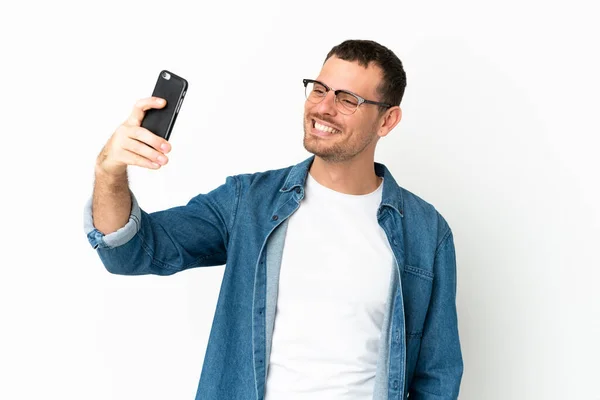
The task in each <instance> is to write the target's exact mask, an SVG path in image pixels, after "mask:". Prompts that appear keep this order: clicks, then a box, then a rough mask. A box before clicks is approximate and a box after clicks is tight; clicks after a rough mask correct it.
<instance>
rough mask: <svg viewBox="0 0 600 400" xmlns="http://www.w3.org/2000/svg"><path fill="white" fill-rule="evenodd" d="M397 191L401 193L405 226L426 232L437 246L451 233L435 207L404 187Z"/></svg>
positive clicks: (444, 219) (446, 222)
mask: <svg viewBox="0 0 600 400" xmlns="http://www.w3.org/2000/svg"><path fill="white" fill-rule="evenodd" d="M399 189H400V191H401V192H402V198H403V203H404V210H403V211H404V222H405V224H406V225H407V226H409V227H411V228H412V230H414V231H417V232H421V233H423V232H428V233H429V234H431V235H433V236H435V237H436V238H437V244H440V243H441V242H442V241H443V240H444V239H445V238H446V237H447V236H448V235H450V234H451V233H452V232H451V229H450V225H449V224H448V221H447V220H446V218H445V217H444V216H443V215H442V214H441V213H440V211H439V210H438V209H437V208H436V206H434V205H433V204H432V203H430V202H429V201H427V200H425V199H423V198H422V197H420V196H419V195H417V194H415V193H413V192H411V191H410V190H408V189H406V188H404V187H401V186H399Z"/></svg>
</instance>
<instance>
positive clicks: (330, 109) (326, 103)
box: [317, 90, 337, 115]
mask: <svg viewBox="0 0 600 400" xmlns="http://www.w3.org/2000/svg"><path fill="white" fill-rule="evenodd" d="M317 112H319V113H320V114H327V115H336V114H337V109H336V105H335V93H334V92H333V90H330V91H328V92H327V94H326V95H325V98H324V99H323V100H322V101H321V102H320V103H319V104H317Z"/></svg>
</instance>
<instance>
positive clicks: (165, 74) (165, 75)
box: [162, 71, 171, 80]
mask: <svg viewBox="0 0 600 400" xmlns="http://www.w3.org/2000/svg"><path fill="white" fill-rule="evenodd" d="M162 77H163V78H165V79H166V80H169V79H171V74H169V73H168V72H166V71H163V73H162Z"/></svg>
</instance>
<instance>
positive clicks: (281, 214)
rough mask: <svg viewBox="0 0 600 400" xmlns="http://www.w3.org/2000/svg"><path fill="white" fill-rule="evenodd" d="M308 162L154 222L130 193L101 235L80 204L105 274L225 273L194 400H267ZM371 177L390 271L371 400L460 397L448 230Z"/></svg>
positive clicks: (231, 187) (414, 201)
mask: <svg viewBox="0 0 600 400" xmlns="http://www.w3.org/2000/svg"><path fill="white" fill-rule="evenodd" d="M313 159H314V156H311V157H310V158H308V159H306V160H305V161H303V162H301V163H300V164H298V165H295V166H291V167H288V168H284V169H279V170H271V171H266V172H261V173H255V174H240V175H235V176H229V177H227V179H226V181H225V183H224V184H223V185H221V186H219V187H217V188H216V189H214V190H212V191H211V192H209V193H207V194H200V195H198V196H196V197H194V198H192V199H191V200H190V201H189V202H188V204H187V205H185V206H178V207H174V208H171V209H168V210H164V211H158V212H154V213H150V214H149V213H146V212H144V211H143V210H142V209H141V208H140V207H139V205H138V203H137V200H136V199H135V196H133V193H132V203H133V204H132V211H131V216H130V219H129V222H128V223H127V224H126V225H125V226H124V227H123V228H121V229H120V230H118V231H117V232H114V233H111V234H108V235H103V234H102V233H101V232H100V231H98V230H97V229H95V228H94V226H93V222H92V214H91V199H90V201H89V202H88V204H87V205H86V209H85V216H84V223H85V231H86V234H87V237H88V240H89V242H90V243H91V245H92V246H93V247H94V248H95V249H96V250H97V252H98V255H99V256H100V259H101V260H102V263H103V264H104V266H105V267H106V269H107V270H108V271H109V272H111V273H114V274H123V275H141V274H156V275H170V274H174V273H176V272H179V271H183V270H185V269H189V268H194V267H204V266H212V265H223V264H225V265H226V266H225V271H224V275H223V281H222V287H221V291H220V293H219V299H218V303H217V308H216V311H215V316H214V321H213V325H212V329H211V333H210V338H209V342H208V345H207V349H206V354H205V359H204V365H203V368H202V374H201V376H200V382H199V385H198V391H197V394H196V399H197V400H200V399H211V400H231V399H256V400H262V399H263V398H264V391H265V382H266V377H267V373H268V362H269V354H270V350H271V336H272V333H273V325H274V320H275V309H276V304H277V289H278V278H279V268H280V265H281V257H282V253H283V245H284V238H285V231H286V229H287V220H288V218H289V217H290V216H291V215H292V214H293V213H294V211H296V210H297V209H298V207H299V206H300V205H301V204H302V199H303V197H304V184H305V180H306V176H307V173H308V170H309V167H310V165H311V163H312V161H313ZM375 173H376V174H377V175H378V176H380V177H383V178H384V180H383V195H382V201H381V205H380V207H379V209H378V212H377V220H378V222H379V225H380V226H381V227H382V228H383V230H384V231H385V233H386V235H387V238H388V240H389V243H390V246H391V248H392V250H393V253H394V256H395V259H396V268H395V269H393V271H392V272H393V273H392V276H391V284H390V288H389V292H388V302H387V304H388V308H387V311H386V312H385V316H384V322H383V328H382V332H381V340H380V346H379V358H378V364H377V371H376V378H375V387H374V394H373V399H374V400H384V399H402V398H407V397H410V399H411V400H414V399H423V400H434V399H435V400H441V399H456V398H457V397H458V392H459V386H460V381H461V377H462V372H463V362H462V355H461V349H460V343H459V336H458V324H457V313H456V261H455V253H454V242H453V236H452V231H451V230H450V227H449V226H448V224H447V223H446V221H445V220H444V218H443V217H442V216H441V215H440V214H439V213H438V212H437V211H436V210H435V208H434V207H433V206H432V205H431V204H429V203H427V202H425V201H424V200H422V199H421V198H419V197H417V196H416V195H414V194H412V193H410V192H409V191H407V190H405V189H403V188H401V187H400V186H398V185H397V184H396V182H395V180H394V178H393V177H392V175H391V174H390V172H389V170H388V169H387V168H386V167H385V166H384V165H383V164H379V163H375ZM348 218H351V216H348Z"/></svg>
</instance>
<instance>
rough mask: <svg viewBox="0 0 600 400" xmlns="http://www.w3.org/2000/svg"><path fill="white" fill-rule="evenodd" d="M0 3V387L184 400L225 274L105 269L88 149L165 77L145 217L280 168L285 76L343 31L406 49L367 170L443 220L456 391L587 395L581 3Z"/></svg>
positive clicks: (590, 346) (591, 282) (593, 106)
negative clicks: (169, 98)
mask: <svg viewBox="0 0 600 400" xmlns="http://www.w3.org/2000/svg"><path fill="white" fill-rule="evenodd" d="M415 3H416V2H411V4H408V2H377V1H369V2H367V1H364V0H363V1H350V0H346V1H343V2H320V1H303V2H283V1H281V2H276V1H270V2H242V1H239V2H237V3H232V2H220V3H219V2H211V3H202V2H189V3H188V2H177V1H169V2H164V3H163V2H156V1H144V2H142V1H137V2H131V1H130V2H123V1H119V2H116V1H113V2H108V1H104V2H99V3H95V4H91V3H88V2H75V1H72V2H65V1H52V2H41V1H38V2H29V3H24V2H21V3H16V2H14V3H12V4H7V5H2V10H1V12H0V34H1V36H0V37H1V39H0V41H1V42H0V43H1V49H2V52H1V54H2V61H1V63H0V68H1V74H0V76H1V77H2V85H1V86H0V87H1V89H2V90H1V92H0V93H1V96H0V113H1V114H0V115H1V117H2V119H1V120H2V125H1V127H2V133H3V141H2V144H1V146H0V147H1V148H2V151H1V154H2V158H1V160H2V168H1V169H0V171H1V172H0V174H1V183H2V185H1V187H2V189H1V190H2V196H0V202H1V207H0V213H1V214H0V217H1V226H2V229H1V230H0V232H1V233H0V235H2V237H1V240H0V246H1V258H0V263H1V265H2V268H1V269H0V271H1V273H2V276H1V277H0V289H1V290H0V307H1V314H0V317H1V324H2V327H1V329H0V335H1V340H0V381H1V383H0V398H2V399H33V398H52V399H89V400H92V399H94V400H95V399H123V400H124V399H142V398H143V399H170V400H177V399H181V400H189V399H193V398H194V395H195V391H196V387H197V383H198V378H199V376H200V372H201V367H202V360H203V357H204V351H205V347H206V342H207V339H208V335H209V331H210V327H211V323H212V317H213V313H214V308H215V305H216V300H217V296H218V292H219V288H220V282H221V278H222V274H223V268H224V267H213V268H205V269H195V270H191V271H186V272H182V273H180V274H176V275H174V276H171V277H156V276H144V277H123V276H116V275H111V274H109V273H108V272H107V271H106V270H105V269H104V267H103V266H102V264H101V262H100V259H99V258H98V257H97V255H96V253H95V251H94V250H93V249H92V248H91V247H90V246H89V244H88V242H87V239H86V237H85V235H84V232H83V222H82V213H83V206H84V203H85V202H86V200H87V199H88V197H89V196H90V194H91V189H92V183H93V166H94V161H95V157H96V155H97V154H98V152H99V151H100V149H101V147H102V145H103V144H104V143H105V142H106V140H107V139H108V137H109V136H110V135H111V133H112V132H113V130H114V129H115V128H116V127H117V126H118V125H119V124H120V123H121V122H122V121H123V120H124V119H125V118H126V117H127V115H128V114H129V111H130V109H131V106H132V105H133V104H134V102H135V101H136V100H137V99H139V98H142V97H146V96H149V95H150V93H151V91H152V88H153V86H154V83H155V80H156V76H157V74H158V71H160V70H161V69H163V68H166V69H169V70H171V71H173V72H175V73H177V74H179V75H182V76H184V77H186V78H187V79H188V81H189V84H190V88H189V91H188V95H187V96H186V100H185V102H184V104H183V106H182V109H181V113H180V115H179V118H178V121H177V125H176V127H175V130H174V132H173V135H172V137H171V143H172V145H173V151H172V152H171V154H170V163H169V164H168V166H167V167H165V168H163V169H161V170H160V171H145V170H140V169H133V170H131V174H130V175H131V184H132V188H133V190H134V192H135V193H136V195H137V197H138V198H139V200H140V204H141V206H142V207H143V208H144V209H145V210H146V211H155V210H159V209H163V208H167V207H171V206H174V205H179V204H183V203H185V202H187V200H189V198H191V197H192V196H194V195H196V194H198V193H200V192H207V191H209V190H211V189H212V188H214V187H216V186H217V185H220V184H221V183H222V182H224V180H225V177H226V176H227V175H230V174H236V173H243V172H256V171H262V170H266V169H273V168H280V167H284V166H288V165H291V164H295V163H297V162H299V161H301V160H303V159H304V158H306V157H308V156H309V154H308V153H307V152H306V151H305V150H304V148H303V146H302V112H303V101H304V99H303V88H302V83H301V79H302V78H304V77H314V76H316V75H317V73H318V71H319V69H320V66H321V63H322V62H323V59H324V57H325V55H326V53H327V52H328V51H329V49H330V48H331V47H332V46H333V45H335V44H337V43H339V42H341V41H343V40H345V39H348V38H364V39H373V40H376V41H379V42H380V43H382V44H384V45H385V46H387V47H389V48H391V49H392V50H394V51H395V52H396V54H397V55H398V56H399V57H400V59H401V60H402V61H403V63H404V66H405V70H406V73H407V80H408V86H407V88H406V94H405V97H404V99H403V103H402V108H403V113H404V115H403V120H402V121H401V122H400V124H399V125H398V126H397V127H396V128H395V129H394V131H392V133H391V134H390V135H389V136H388V137H387V138H385V139H383V140H381V141H380V142H379V147H378V150H377V154H376V160H377V161H380V162H383V163H385V164H386V165H387V166H388V167H389V168H390V169H391V171H392V172H393V174H394V176H395V177H396V180H397V181H398V182H399V184H401V185H402V186H404V187H405V188H407V189H408V190H411V191H412V192H414V193H416V194H418V195H419V196H421V197H423V198H424V199H425V200H427V201H429V202H431V203H432V204H434V205H435V206H436V208H437V209H438V210H439V211H440V212H441V213H442V215H444V217H445V218H446V219H447V220H448V222H449V224H450V226H451V227H452V228H453V231H454V235H455V244H456V251H457V261H458V274H459V281H458V290H459V291H458V312H459V324H460V334H461V339H462V344H463V353H464V360H465V375H464V378H463V384H462V388H461V396H460V398H461V399H467V400H475V399H477V400H479V399H486V400H488V399H489V400H506V399H545V400H546V399H596V400H597V399H600V389H598V386H597V382H598V378H600V367H599V364H598V360H599V359H600V346H599V344H598V341H599V340H598V339H600V295H599V294H598V288H599V284H600V275H599V269H600V268H599V267H600V262H599V261H598V249H599V244H598V243H599V240H600V212H599V211H598V203H599V201H600V190H599V185H598V181H599V177H598V175H599V172H600V162H599V157H598V154H597V153H598V150H599V143H600V141H599V140H598V136H599V135H600V129H599V123H598V116H599V113H598V109H599V106H600V101H599V98H600V79H599V76H600V74H599V71H600V56H599V52H598V39H599V38H600V30H599V29H598V25H597V15H598V9H597V6H596V4H594V2H592V1H589V2H584V1H575V2H569V4H567V3H566V2H548V1H541V0H540V1H533V0H527V1H515V0H512V1H502V2H493V3H492V2H480V1H476V0H456V1H452V2H446V1H434V2H421V3H419V4H415Z"/></svg>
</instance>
